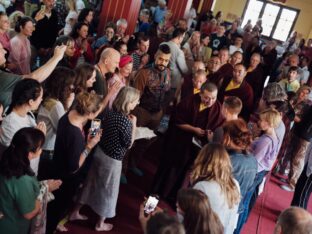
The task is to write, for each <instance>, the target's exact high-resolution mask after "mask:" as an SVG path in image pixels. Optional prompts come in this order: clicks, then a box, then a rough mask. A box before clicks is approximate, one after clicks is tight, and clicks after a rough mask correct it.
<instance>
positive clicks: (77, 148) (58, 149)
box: [53, 113, 86, 178]
mask: <svg viewBox="0 0 312 234" xmlns="http://www.w3.org/2000/svg"><path fill="white" fill-rule="evenodd" d="M85 145H86V142H85V136H84V133H83V132H82V131H81V130H80V128H78V127H76V126H74V125H72V124H71V123H70V122H69V119H68V113H66V114H65V115H64V116H63V117H62V118H61V119H60V120H59V123H58V126H57V133H56V140H55V147H54V156H53V161H54V165H55V167H56V170H55V174H56V177H57V178H64V177H67V176H69V175H71V174H73V173H74V172H76V171H77V170H78V169H79V159H80V155H81V153H82V152H83V151H84V149H85Z"/></svg>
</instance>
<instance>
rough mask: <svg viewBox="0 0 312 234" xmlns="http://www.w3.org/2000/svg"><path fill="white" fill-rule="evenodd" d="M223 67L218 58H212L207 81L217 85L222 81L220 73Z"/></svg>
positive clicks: (208, 66) (209, 62)
mask: <svg viewBox="0 0 312 234" xmlns="http://www.w3.org/2000/svg"><path fill="white" fill-rule="evenodd" d="M220 66H221V61H220V58H219V57H217V56H212V57H211V58H210V59H209V61H208V64H207V69H208V76H207V80H208V81H209V82H212V83H215V84H216V85H217V84H218V82H219V81H220V79H221V78H220V73H218V71H219V69H220Z"/></svg>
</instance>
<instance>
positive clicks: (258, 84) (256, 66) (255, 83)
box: [245, 53, 265, 109]
mask: <svg viewBox="0 0 312 234" xmlns="http://www.w3.org/2000/svg"><path fill="white" fill-rule="evenodd" d="M260 61H261V55H260V54H259V53H254V54H252V56H251V58H250V62H249V67H248V69H247V74H246V77H245V80H246V81H247V82H248V84H249V85H250V86H251V88H252V90H253V92H254V109H256V108H257V106H258V103H259V101H260V99H261V97H262V92H263V86H264V82H265V76H264V72H263V69H262V66H261V64H260Z"/></svg>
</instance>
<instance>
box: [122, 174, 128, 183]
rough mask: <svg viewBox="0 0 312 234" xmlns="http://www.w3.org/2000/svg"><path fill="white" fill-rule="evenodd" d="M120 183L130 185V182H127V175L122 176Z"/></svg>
mask: <svg viewBox="0 0 312 234" xmlns="http://www.w3.org/2000/svg"><path fill="white" fill-rule="evenodd" d="M120 183H121V184H128V180H127V177H126V175H125V174H123V173H122V174H121V176H120Z"/></svg>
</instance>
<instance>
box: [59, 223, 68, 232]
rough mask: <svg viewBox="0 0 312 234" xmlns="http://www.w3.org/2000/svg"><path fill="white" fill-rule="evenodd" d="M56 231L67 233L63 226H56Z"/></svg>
mask: <svg viewBox="0 0 312 234" xmlns="http://www.w3.org/2000/svg"><path fill="white" fill-rule="evenodd" d="M56 230H57V231H59V232H68V229H67V228H66V227H65V226H64V225H63V224H58V225H57V227H56Z"/></svg>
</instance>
